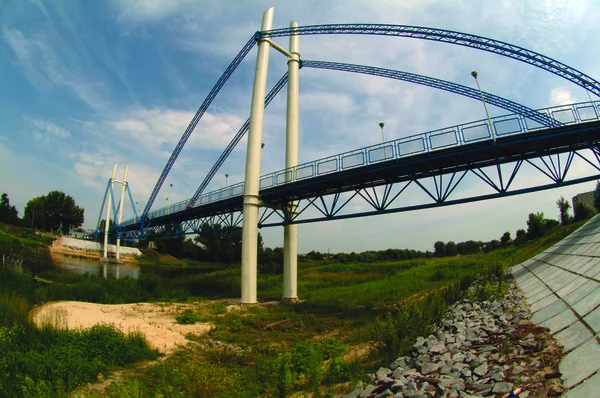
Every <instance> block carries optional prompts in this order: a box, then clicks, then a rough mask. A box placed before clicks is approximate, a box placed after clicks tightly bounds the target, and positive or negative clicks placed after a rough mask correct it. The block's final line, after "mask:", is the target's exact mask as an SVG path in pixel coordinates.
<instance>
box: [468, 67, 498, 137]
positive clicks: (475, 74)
mask: <svg viewBox="0 0 600 398" xmlns="http://www.w3.org/2000/svg"><path fill="white" fill-rule="evenodd" d="M471 76H473V78H474V79H475V83H477V88H478V89H479V95H481V102H483V108H484V109H485V114H486V115H487V119H488V123H489V125H490V132H491V133H492V139H493V140H494V144H495V143H496V132H495V131H494V127H493V126H492V119H490V113H489V112H488V109H487V105H486V103H485V98H484V97H483V91H481V86H480V85H479V80H477V71H473V72H471Z"/></svg>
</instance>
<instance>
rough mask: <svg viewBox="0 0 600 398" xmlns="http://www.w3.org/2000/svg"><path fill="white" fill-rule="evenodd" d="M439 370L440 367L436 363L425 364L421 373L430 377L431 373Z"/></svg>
mask: <svg viewBox="0 0 600 398" xmlns="http://www.w3.org/2000/svg"><path fill="white" fill-rule="evenodd" d="M439 368H440V367H439V365H438V364H436V363H431V362H426V363H424V364H423V366H421V373H422V374H424V375H428V374H430V373H433V372H435V371H436V370H438V369H439Z"/></svg>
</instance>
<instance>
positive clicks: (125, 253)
mask: <svg viewBox="0 0 600 398" xmlns="http://www.w3.org/2000/svg"><path fill="white" fill-rule="evenodd" d="M103 250H104V249H103V245H102V244H101V243H99V242H93V241H89V240H83V239H76V238H71V237H68V236H56V237H55V240H54V241H53V242H52V246H51V247H50V253H51V254H62V255H68V256H75V257H85V258H90V259H100V258H101V257H102V254H103ZM108 253H109V258H112V259H113V260H114V256H115V253H116V246H115V245H108ZM119 253H120V254H119V257H120V260H122V261H123V262H128V263H137V261H138V257H139V256H141V255H142V252H141V251H140V250H139V249H138V248H135V247H123V246H121V247H120V248H119Z"/></svg>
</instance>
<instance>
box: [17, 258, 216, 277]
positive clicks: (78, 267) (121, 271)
mask: <svg viewBox="0 0 600 398" xmlns="http://www.w3.org/2000/svg"><path fill="white" fill-rule="evenodd" d="M23 268H25V269H27V270H29V271H33V272H35V273H40V272H44V271H51V270H61V271H64V272H68V273H73V274H81V275H83V274H86V273H87V274H90V275H96V276H102V277H104V278H117V279H118V278H124V277H129V278H138V277H139V276H140V275H142V274H145V275H148V274H153V275H157V276H159V277H161V278H175V277H180V276H187V275H192V274H197V273H204V272H206V271H207V270H206V268H204V269H202V268H194V267H177V266H156V265H137V264H135V263H122V264H116V263H101V262H100V261H99V260H98V259H97V258H87V257H77V256H68V255H64V254H57V253H53V254H52V255H51V256H44V257H42V258H38V259H36V260H35V261H24V262H23Z"/></svg>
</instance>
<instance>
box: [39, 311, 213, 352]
mask: <svg viewBox="0 0 600 398" xmlns="http://www.w3.org/2000/svg"><path fill="white" fill-rule="evenodd" d="M191 308H193V306H192V305H190V304H173V303H166V304H160V305H158V304H150V303H136V304H118V305H111V304H94V303H84V302H80V301H59V302H54V303H48V304H45V305H43V306H40V307H37V308H35V309H34V310H33V313H32V316H33V321H34V322H35V323H36V324H37V325H43V324H48V323H49V324H52V325H54V326H56V327H59V328H69V329H79V328H89V327H92V326H94V325H98V324H103V323H106V324H113V325H115V327H117V328H118V329H120V330H121V331H123V332H125V333H127V332H129V331H134V330H139V331H140V332H142V333H143V334H144V335H145V336H146V339H147V340H148V343H149V344H150V345H151V346H152V347H154V348H156V349H158V350H159V351H160V352H161V353H163V354H168V353H170V352H171V351H173V350H174V349H176V348H177V347H178V346H185V345H187V344H188V343H189V340H187V339H186V338H185V337H184V336H185V335H186V334H188V333H192V334H195V335H199V334H203V333H206V332H208V331H209V330H210V328H211V326H210V325H209V324H194V325H179V324H177V323H176V322H175V316H176V315H177V314H179V313H181V312H182V311H184V310H185V309H191Z"/></svg>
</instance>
